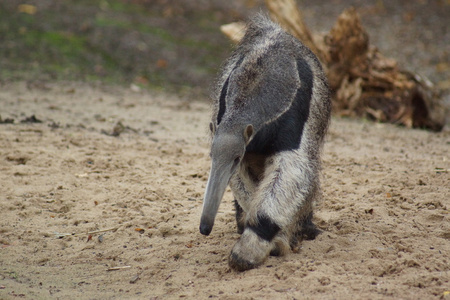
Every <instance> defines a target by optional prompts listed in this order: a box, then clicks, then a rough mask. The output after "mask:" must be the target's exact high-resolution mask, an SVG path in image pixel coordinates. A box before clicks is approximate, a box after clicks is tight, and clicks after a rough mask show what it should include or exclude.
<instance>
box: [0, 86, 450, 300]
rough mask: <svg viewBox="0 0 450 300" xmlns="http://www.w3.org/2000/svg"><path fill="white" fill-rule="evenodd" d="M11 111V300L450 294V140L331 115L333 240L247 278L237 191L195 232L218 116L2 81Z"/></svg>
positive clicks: (5, 129)
mask: <svg viewBox="0 0 450 300" xmlns="http://www.w3.org/2000/svg"><path fill="white" fill-rule="evenodd" d="M0 103H2V112H1V113H2V115H1V117H2V118H3V119H12V120H14V123H12V124H11V123H6V124H0V181H1V183H2V184H1V187H0V191H1V193H0V230H1V231H0V246H1V249H0V298H2V299H16V298H17V297H21V298H25V299H48V298H49V297H56V298H63V299H100V298H109V299H111V298H121V299H123V298H138V299H140V298H142V299H149V298H150V299H163V298H192V297H194V296H195V297H198V298H201V299H203V298H207V297H212V298H220V299H251V298H267V299H293V298H297V299H298V298H333V299H348V298H349V297H352V298H360V299H387V298H391V299H399V298H401V299H433V298H435V299H440V298H444V299H447V298H448V297H449V296H448V294H449V292H448V291H449V290H450V283H449V280H450V272H449V264H450V257H449V255H450V241H449V239H450V225H449V224H450V223H449V214H448V209H449V207H450V201H449V192H450V191H449V181H450V177H449V170H450V163H449V157H448V149H449V144H450V134H449V132H448V131H447V132H441V133H437V134H436V133H430V132H426V131H420V130H408V129H404V128H399V127H395V126H391V125H381V124H373V123H366V122H362V121H350V120H345V119H337V118H335V119H333V121H332V125H331V128H330V133H329V135H328V138H327V142H326V145H325V151H324V155H323V158H324V170H323V189H324V199H323V201H322V202H320V203H318V204H317V209H316V211H317V213H316V217H315V222H316V223H317V224H318V226H319V227H320V228H321V229H322V230H323V233H322V234H321V235H319V237H318V238H317V239H316V240H314V241H304V242H302V244H301V247H300V249H299V251H298V253H289V254H288V255H287V256H285V257H282V258H273V257H271V258H269V259H268V260H267V262H266V263H265V264H264V265H263V266H262V267H260V268H258V269H255V270H250V271H248V272H244V273H236V272H233V271H230V269H229V268H228V265H227V257H228V254H229V251H230V250H231V247H232V246H233V244H234V243H235V241H236V240H237V239H238V238H239V235H238V234H237V233H236V226H235V222H234V215H233V214H234V212H233V205H232V202H231V200H232V198H231V194H230V192H229V191H228V192H227V193H226V195H225V199H224V201H223V202H222V205H221V208H220V212H219V214H218V217H217V221H216V225H215V227H214V231H213V232H212V234H211V235H210V236H208V237H204V236H202V235H200V233H199V232H198V225H199V218H200V212H201V205H202V196H203V192H204V188H205V185H206V180H207V175H208V172H209V157H208V151H209V150H208V139H207V126H208V120H209V107H208V105H207V104H205V103H203V102H200V103H199V102H189V103H188V102H186V101H183V100H180V99H178V98H177V97H175V96H172V95H165V94H149V93H144V92H134V91H132V90H124V89H118V88H112V87H109V86H91V85H86V84H76V83H66V84H64V85H47V86H46V87H45V88H37V87H32V88H27V87H26V84H24V83H15V84H9V85H5V86H2V88H1V91H0ZM33 115H34V116H35V118H36V119H38V120H41V121H42V123H21V122H20V120H24V119H26V118H28V117H30V116H33ZM119 122H120V123H121V125H122V127H123V128H122V129H123V130H119V131H114V128H115V127H116V126H118V124H119ZM119 127H120V126H119ZM103 131H104V132H107V133H114V132H119V134H116V135H115V136H113V134H109V135H107V134H103V133H102V132H103ZM446 295H447V296H446Z"/></svg>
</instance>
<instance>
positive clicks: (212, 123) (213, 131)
mask: <svg viewBox="0 0 450 300" xmlns="http://www.w3.org/2000/svg"><path fill="white" fill-rule="evenodd" d="M209 130H211V133H212V134H214V133H215V132H216V124H214V122H210V123H209Z"/></svg>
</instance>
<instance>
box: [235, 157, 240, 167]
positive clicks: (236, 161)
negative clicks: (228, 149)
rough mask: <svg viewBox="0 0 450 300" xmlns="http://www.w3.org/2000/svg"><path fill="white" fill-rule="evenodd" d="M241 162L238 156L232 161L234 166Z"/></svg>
mask: <svg viewBox="0 0 450 300" xmlns="http://www.w3.org/2000/svg"><path fill="white" fill-rule="evenodd" d="M240 161H241V158H240V157H239V156H238V157H236V158H235V159H234V164H235V165H237V164H238V163H239V162H240Z"/></svg>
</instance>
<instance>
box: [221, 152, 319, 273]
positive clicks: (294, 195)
mask: <svg viewBox="0 0 450 300" xmlns="http://www.w3.org/2000/svg"><path fill="white" fill-rule="evenodd" d="M316 169H317V168H316V166H315V164H314V162H312V161H311V160H308V159H307V158H306V157H305V156H304V155H302V152H301V151H300V150H295V151H284V152H280V153H278V154H276V155H274V156H273V157H272V158H271V159H269V160H268V161H267V164H266V170H265V176H264V179H263V180H262V181H261V182H260V185H259V187H258V190H257V191H256V193H255V194H254V199H252V201H251V205H250V207H249V209H248V211H247V214H246V222H245V229H244V232H243V234H242V236H241V237H240V239H239V241H238V242H237V243H236V244H235V245H234V247H233V250H232V251H231V254H230V257H229V264H230V267H231V268H233V269H235V270H239V271H244V270H248V269H251V268H255V267H257V266H259V265H261V264H262V263H263V262H264V261H265V260H266V258H267V257H268V256H269V255H270V254H273V255H283V254H285V253H286V252H287V251H288V250H289V242H290V240H291V238H292V236H293V234H295V232H296V230H297V229H298V225H297V224H298V221H299V218H302V217H303V216H302V211H303V209H304V208H305V207H308V208H309V207H311V205H310V203H307V202H308V201H311V199H312V197H310V194H311V193H312V192H313V190H314V188H313V187H314V183H315V181H316V180H317V177H316V175H315V174H317V172H316ZM305 213H310V209H307V210H305Z"/></svg>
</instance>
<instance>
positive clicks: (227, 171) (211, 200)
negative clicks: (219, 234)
mask: <svg viewBox="0 0 450 300" xmlns="http://www.w3.org/2000/svg"><path fill="white" fill-rule="evenodd" d="M231 175H232V174H231V166H228V165H221V166H219V167H217V166H216V164H214V163H213V164H212V166H211V173H210V174H209V178H208V183H207V185H206V193H205V198H204V199H203V212H202V217H201V219H200V233H201V234H204V235H209V234H210V233H211V231H212V228H213V226H214V220H215V218H216V215H217V211H218V210H219V205H220V201H222V197H223V194H224V193H225V189H226V188H227V185H228V182H229V181H230V178H231Z"/></svg>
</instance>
